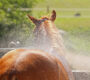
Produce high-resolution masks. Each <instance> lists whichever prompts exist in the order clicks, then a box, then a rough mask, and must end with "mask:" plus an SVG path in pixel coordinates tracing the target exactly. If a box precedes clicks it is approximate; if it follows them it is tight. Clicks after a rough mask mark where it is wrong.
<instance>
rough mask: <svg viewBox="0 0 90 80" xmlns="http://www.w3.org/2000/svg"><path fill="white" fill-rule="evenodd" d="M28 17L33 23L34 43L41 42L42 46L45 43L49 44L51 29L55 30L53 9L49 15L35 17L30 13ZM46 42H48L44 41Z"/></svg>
mask: <svg viewBox="0 0 90 80" xmlns="http://www.w3.org/2000/svg"><path fill="white" fill-rule="evenodd" d="M28 17H29V19H30V20H31V21H32V22H33V23H34V24H35V26H36V27H35V29H34V36H35V42H36V44H39V45H40V44H41V45H42V44H43V45H44V47H45V45H46V44H48V45H51V43H50V42H51V38H50V37H51V35H52V34H53V33H52V30H53V29H54V30H55V26H54V21H55V19H56V12H55V10H53V11H52V14H51V16H50V17H41V18H40V19H36V18H34V17H32V16H30V15H28ZM46 42H48V43H46Z"/></svg>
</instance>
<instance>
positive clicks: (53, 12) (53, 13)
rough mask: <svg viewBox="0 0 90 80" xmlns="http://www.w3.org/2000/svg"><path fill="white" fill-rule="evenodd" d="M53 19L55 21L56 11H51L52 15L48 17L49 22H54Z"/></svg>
mask: <svg viewBox="0 0 90 80" xmlns="http://www.w3.org/2000/svg"><path fill="white" fill-rule="evenodd" d="M55 19H56V11H55V10H53V11H52V15H51V17H50V20H51V21H54V20H55Z"/></svg>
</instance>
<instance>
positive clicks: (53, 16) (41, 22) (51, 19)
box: [28, 10, 56, 27]
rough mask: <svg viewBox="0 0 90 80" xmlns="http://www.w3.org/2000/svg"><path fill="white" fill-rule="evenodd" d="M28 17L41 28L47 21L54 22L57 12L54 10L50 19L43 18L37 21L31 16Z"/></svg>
mask: <svg viewBox="0 0 90 80" xmlns="http://www.w3.org/2000/svg"><path fill="white" fill-rule="evenodd" d="M28 17H29V19H30V20H31V21H32V22H33V23H34V24H35V25H36V27H40V26H41V25H42V24H43V23H44V22H45V21H51V22H54V21H55V19H56V12H55V10H53V11H52V14H51V16H50V17H41V18H40V19H36V18H34V17H32V16H30V15H28Z"/></svg>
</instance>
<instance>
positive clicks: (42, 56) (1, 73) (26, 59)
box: [0, 11, 74, 80]
mask: <svg viewBox="0 0 90 80" xmlns="http://www.w3.org/2000/svg"><path fill="white" fill-rule="evenodd" d="M53 12H54V11H53ZM29 18H30V19H31V20H32V21H33V22H34V23H35V22H37V21H38V20H37V19H35V18H33V17H31V16H29ZM54 18H55V16H54V15H52V16H51V18H50V19H49V18H45V17H44V18H42V19H41V20H39V21H40V22H39V23H43V24H44V22H47V24H49V23H48V21H51V22H52V23H53V21H54ZM35 24H36V25H37V26H40V25H42V24H38V23H35ZM37 28H39V27H37ZM36 34H37V33H36ZM46 34H47V33H46ZM46 34H45V35H46ZM39 36H41V34H40V35H39ZM46 39H48V42H49V41H50V40H49V36H48V37H47V36H46ZM37 41H38V40H37ZM52 41H53V40H52ZM52 43H53V42H52ZM49 45H50V46H52V44H51V43H50V44H49ZM60 52H61V51H60ZM51 53H53V54H56V53H58V51H57V52H56V49H55V50H53V51H51ZM61 54H62V53H61ZM0 80H74V78H73V74H72V72H71V69H70V68H69V65H68V64H67V61H66V60H65V59H64V57H63V56H62V55H61V56H59V58H58V57H56V56H54V55H52V54H50V53H47V52H44V51H42V50H38V49H16V50H12V51H10V52H8V53H6V54H5V55H4V56H3V57H2V58H0Z"/></svg>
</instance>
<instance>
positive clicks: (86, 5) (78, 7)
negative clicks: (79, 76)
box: [33, 0, 90, 55]
mask: <svg viewBox="0 0 90 80" xmlns="http://www.w3.org/2000/svg"><path fill="white" fill-rule="evenodd" d="M47 7H49V9H50V11H49V13H47V11H46V9H45V10H40V11H39V10H38V11H35V10H33V16H35V17H37V18H39V17H41V16H42V15H50V13H51V10H52V8H55V9H56V12H57V19H56V21H55V24H56V26H57V27H58V28H59V29H62V30H64V31H66V32H67V34H68V35H67V36H66V38H67V37H68V36H69V40H70V41H71V42H69V41H67V40H65V41H66V43H67V44H68V43H70V44H72V45H74V46H72V47H73V48H74V49H75V51H77V52H78V53H83V54H84V55H90V54H89V53H90V0H43V1H41V2H40V3H38V4H37V5H36V6H35V8H47ZM57 8H61V9H62V10H57ZM64 9H66V10H64ZM76 13H80V16H79V17H75V14H76Z"/></svg>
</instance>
